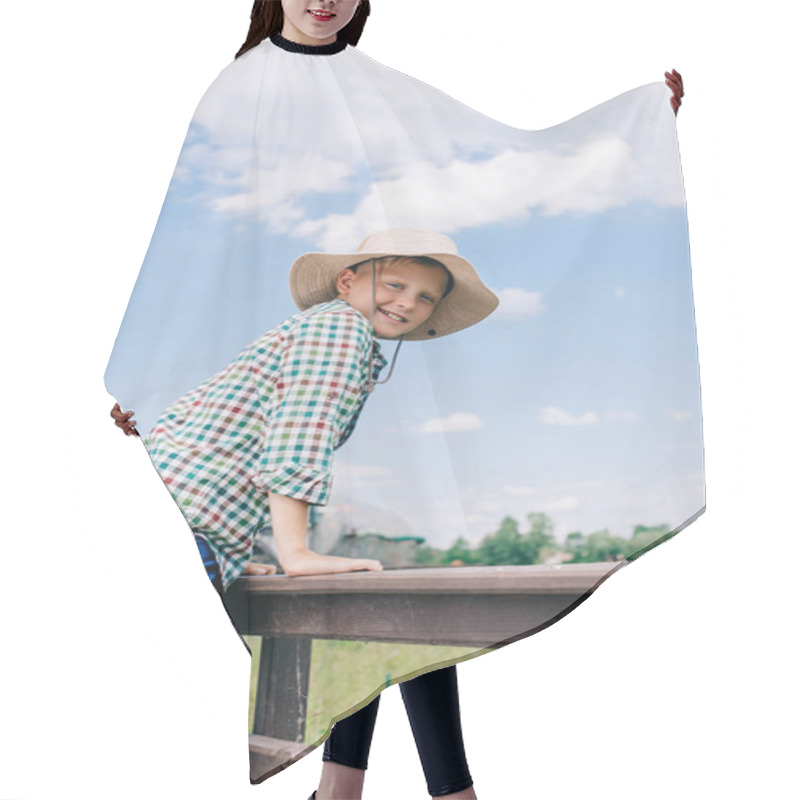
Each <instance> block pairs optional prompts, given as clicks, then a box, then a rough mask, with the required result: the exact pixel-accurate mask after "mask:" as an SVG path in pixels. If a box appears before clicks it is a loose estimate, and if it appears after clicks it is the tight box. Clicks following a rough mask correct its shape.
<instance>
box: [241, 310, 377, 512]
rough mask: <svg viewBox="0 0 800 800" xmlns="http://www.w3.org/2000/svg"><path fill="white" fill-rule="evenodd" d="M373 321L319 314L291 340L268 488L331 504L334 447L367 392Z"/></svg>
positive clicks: (277, 395)
mask: <svg viewBox="0 0 800 800" xmlns="http://www.w3.org/2000/svg"><path fill="white" fill-rule="evenodd" d="M369 342H370V333H369V329H368V327H367V326H365V325H364V324H363V323H362V321H361V320H359V319H358V318H357V317H356V316H355V315H354V314H348V313H343V314H319V315H315V316H311V317H308V318H307V319H306V320H304V321H303V322H302V323H301V324H299V325H298V326H297V328H295V329H293V330H291V331H290V332H289V333H288V334H287V336H286V340H285V345H284V352H283V355H282V358H281V370H280V375H279V376H278V377H277V380H276V382H275V384H274V390H273V391H274V395H273V396H272V397H265V398H264V403H265V404H266V405H267V406H268V407H270V408H271V413H270V414H269V416H268V419H267V430H266V433H265V438H264V448H263V451H262V455H261V460H260V464H259V469H258V473H257V475H256V476H255V478H254V479H253V483H254V484H255V485H256V486H257V487H259V488H261V489H263V490H264V491H267V490H269V491H271V492H274V493H276V494H280V495H284V496H286V497H292V498H295V499H298V500H304V501H305V502H307V503H312V504H314V505H326V504H327V502H328V498H329V496H330V491H331V483H332V470H333V450H334V448H335V446H336V442H337V440H338V438H339V435H340V433H341V430H342V420H343V419H347V418H349V414H348V412H352V411H355V410H356V409H357V408H358V405H359V402H360V400H361V395H362V392H363V367H362V364H363V359H364V358H365V357H368V356H366V355H365V354H366V353H367V349H368V347H369Z"/></svg>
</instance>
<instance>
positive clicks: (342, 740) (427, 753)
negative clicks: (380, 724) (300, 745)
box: [322, 665, 472, 797]
mask: <svg viewBox="0 0 800 800" xmlns="http://www.w3.org/2000/svg"><path fill="white" fill-rule="evenodd" d="M400 692H401V693H402V695H403V702H404V703H405V704H406V712H407V714H408V721H409V722H410V723H411V730H412V732H413V734H414V740H415V741H416V743H417V752H418V753H419V759H420V761H421V762H422V770H423V772H424V773H425V780H426V782H427V784H428V793H429V794H430V795H431V797H439V796H440V795H444V794H451V793H452V792H460V791H461V790H463V789H468V788H469V787H470V786H472V778H471V776H470V773H469V767H468V766H467V757H466V754H465V752H464V740H463V737H462V735H461V715H460V710H459V704H458V680H457V678H456V668H455V665H453V666H451V667H445V668H444V669H436V670H433V671H432V672H426V673H424V674H422V675H420V676H418V677H416V678H414V679H413V680H410V681H404V682H403V683H401V684H400ZM380 699H381V696H380V695H378V696H377V697H376V698H375V699H374V700H373V701H372V702H371V703H370V704H369V705H367V706H364V708H362V709H361V710H360V711H356V713H355V714H351V715H350V716H349V717H345V718H344V719H342V720H339V722H337V723H336V724H335V725H334V726H333V729H332V731H331V735H330V736H329V737H328V738H327V739H326V740H325V749H324V750H323V753H322V760H323V761H334V762H335V763H337V764H344V765H345V766H347V767H355V768H356V769H364V770H365V769H366V768H367V759H368V757H369V749H370V745H371V744H372V732H373V731H374V729H375V719H376V717H377V715H378V703H379V701H380Z"/></svg>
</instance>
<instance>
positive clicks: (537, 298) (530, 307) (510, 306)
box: [495, 288, 546, 319]
mask: <svg viewBox="0 0 800 800" xmlns="http://www.w3.org/2000/svg"><path fill="white" fill-rule="evenodd" d="M495 294H496V295H497V296H498V298H500V305H499V306H498V307H497V311H495V314H497V315H499V316H501V317H506V318H508V319H524V318H525V317H532V316H534V315H535V314H540V313H541V312H542V311H544V309H545V308H546V306H545V305H544V303H543V302H542V294H541V292H529V291H527V290H526V289H516V288H511V289H499V290H497V291H495Z"/></svg>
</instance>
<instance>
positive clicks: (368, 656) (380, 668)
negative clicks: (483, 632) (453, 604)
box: [244, 636, 487, 744]
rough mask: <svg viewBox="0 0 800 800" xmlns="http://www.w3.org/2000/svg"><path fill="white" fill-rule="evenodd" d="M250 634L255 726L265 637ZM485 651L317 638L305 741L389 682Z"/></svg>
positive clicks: (323, 731) (316, 736)
mask: <svg viewBox="0 0 800 800" xmlns="http://www.w3.org/2000/svg"><path fill="white" fill-rule="evenodd" d="M244 638H245V641H246V642H247V644H248V646H249V647H250V649H251V651H252V653H253V668H252V670H251V673H250V716H249V724H250V730H251V731H252V726H253V716H254V706H255V686H256V677H257V675H258V665H259V661H260V657H261V639H260V637H257V636H245V637H244ZM485 652H487V651H486V650H481V649H475V648H473V647H442V646H437V645H415V644H392V643H386V642H351V641H338V640H326V639H315V640H314V642H313V644H312V646H311V679H310V685H309V697H308V709H307V716H306V735H305V739H304V742H305V743H306V744H314V743H315V742H319V741H320V740H321V739H323V738H324V737H326V736H327V734H328V731H329V728H330V725H331V723H332V722H333V721H334V720H333V715H334V714H340V715H341V716H347V714H348V713H352V712H353V711H356V710H357V707H358V706H359V704H360V705H362V706H363V705H366V704H367V703H368V702H370V701H371V700H372V698H373V697H375V696H376V695H377V694H378V692H379V691H380V690H381V689H382V688H385V687H386V686H390V685H391V684H394V683H398V682H399V681H400V680H403V679H404V680H408V679H410V678H413V677H415V676H416V675H417V674H420V673H421V672H423V671H427V668H428V667H430V666H437V667H445V666H448V665H449V664H454V663H456V662H458V661H464V660H465V659H467V658H470V657H472V658H474V657H476V656H479V655H481V654H482V653H485ZM342 711H345V712H346V713H342Z"/></svg>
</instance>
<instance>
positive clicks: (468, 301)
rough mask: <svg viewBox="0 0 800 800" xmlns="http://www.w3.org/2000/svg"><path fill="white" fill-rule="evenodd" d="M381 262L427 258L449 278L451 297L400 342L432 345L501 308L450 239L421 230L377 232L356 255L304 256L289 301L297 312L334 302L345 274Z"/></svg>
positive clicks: (293, 276) (296, 266) (291, 279)
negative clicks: (339, 280)
mask: <svg viewBox="0 0 800 800" xmlns="http://www.w3.org/2000/svg"><path fill="white" fill-rule="evenodd" d="M383 256H428V257H429V258H435V259H436V260H437V261H440V262H441V263H442V264H443V265H444V266H445V267H447V269H448V270H450V273H451V274H452V276H453V288H452V289H451V291H450V293H449V294H448V295H447V296H446V297H444V298H443V299H442V300H440V301H439V303H438V304H437V305H436V308H435V309H434V310H433V313H432V314H431V315H430V317H428V319H427V320H425V322H424V323H422V325H420V326H419V327H418V328H414V330H412V331H409V332H408V333H406V334H405V335H404V336H403V337H402V339H403V341H414V340H426V339H436V338H438V337H440V336H447V335H448V334H450V333H455V332H456V331H460V330H464V328H469V327H470V326H471V325H475V324H477V323H478V322H480V321H481V320H482V319H485V318H486V317H488V316H489V314H491V313H492V311H494V310H495V308H497V306H498V304H499V303H500V300H499V299H498V297H497V295H496V294H495V293H494V292H492V291H491V290H490V289H489V288H488V287H487V286H486V285H485V284H484V283H483V281H482V280H481V279H480V276H479V275H478V272H477V270H476V269H475V267H473V266H472V264H470V263H469V261H467V259H466V258H464V257H463V256H460V255H458V248H457V247H456V244H455V242H454V241H453V240H452V239H451V238H450V237H449V236H445V235H444V234H441V233H433V232H432V231H426V230H422V229H420V228H390V229H389V230H384V231H376V232H374V233H371V234H370V235H369V236H367V238H366V239H364V241H363V242H361V244H360V245H359V246H358V249H357V250H356V252H355V253H342V254H333V253H305V254H304V255H302V256H300V257H299V258H298V259H296V260H295V262H294V264H292V268H291V270H290V271H289V289H290V291H291V293H292V298H293V299H294V302H295V303H296V304H297V307H298V308H299V309H300V310H301V311H305V309H307V308H309V307H311V306H314V305H317V303H324V302H326V301H328V300H334V299H335V298H336V297H337V296H338V291H337V289H336V279H337V278H338V277H339V274H340V273H341V271H342V270H343V269H346V268H347V267H352V266H354V265H355V264H361V263H362V262H365V261H366V262H369V260H370V258H381V257H383ZM377 338H386V337H377ZM391 341H395V340H391Z"/></svg>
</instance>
